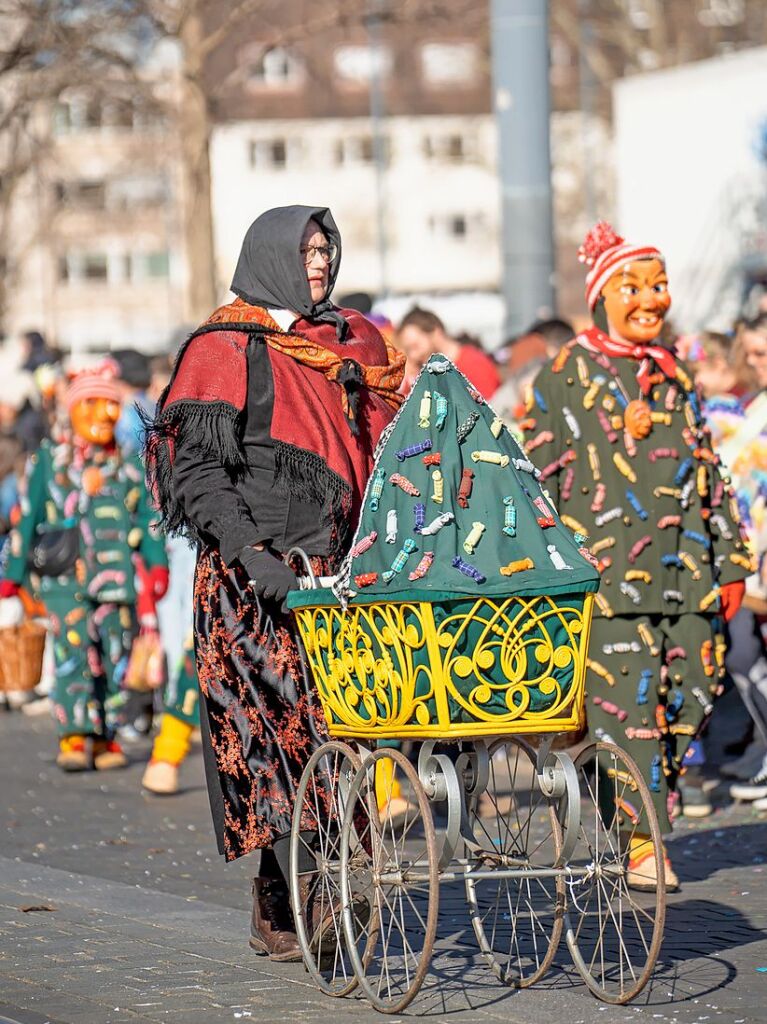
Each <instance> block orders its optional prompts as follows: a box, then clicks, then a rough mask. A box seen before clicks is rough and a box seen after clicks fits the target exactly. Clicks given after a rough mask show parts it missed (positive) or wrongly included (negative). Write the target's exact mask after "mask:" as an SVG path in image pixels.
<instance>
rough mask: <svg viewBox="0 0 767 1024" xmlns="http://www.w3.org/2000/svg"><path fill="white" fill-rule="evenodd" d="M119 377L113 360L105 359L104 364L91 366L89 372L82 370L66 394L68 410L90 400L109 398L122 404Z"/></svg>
mask: <svg viewBox="0 0 767 1024" xmlns="http://www.w3.org/2000/svg"><path fill="white" fill-rule="evenodd" d="M118 376H119V370H118V367H117V364H116V363H115V362H114V361H113V360H111V359H105V360H104V362H103V363H99V365H98V366H90V367H88V369H87V370H80V372H79V373H76V374H75V375H74V376H73V377H72V380H71V382H70V384H69V387H68V388H67V390H66V391H65V393H64V403H65V405H66V407H67V410H69V409H71V408H72V406H73V405H76V404H77V403H78V402H83V401H85V400H86V399H88V398H108V399H109V400H110V401H112V402H117V403H118V405H119V404H120V403H121V402H122V395H121V394H120V389H119V388H118V386H117V377H118Z"/></svg>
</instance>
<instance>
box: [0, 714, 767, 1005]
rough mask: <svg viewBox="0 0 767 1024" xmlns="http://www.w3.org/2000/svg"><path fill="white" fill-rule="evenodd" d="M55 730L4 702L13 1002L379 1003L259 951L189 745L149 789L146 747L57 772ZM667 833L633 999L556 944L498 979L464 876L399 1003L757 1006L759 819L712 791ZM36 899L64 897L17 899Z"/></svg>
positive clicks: (3, 879)
mask: <svg viewBox="0 0 767 1024" xmlns="http://www.w3.org/2000/svg"><path fill="white" fill-rule="evenodd" d="M54 743H55V741H54V736H53V730H52V728H51V726H50V724H49V723H47V722H41V721H39V720H36V719H32V720H26V719H22V718H21V716H18V715H0V777H2V778H3V782H4V785H3V787H2V792H1V793H0V830H2V834H3V836H4V845H3V854H4V859H3V858H0V952H1V953H2V958H1V959H0V998H2V999H3V1000H4V1002H5V1003H7V1004H8V1006H9V1007H10V1008H13V1009H15V1008H16V1007H18V1009H17V1011H16V1017H17V1019H18V1020H19V1021H21V1022H22V1024H42V1021H40V1020H37V1019H35V1020H32V1018H31V1017H30V1019H29V1022H27V1021H26V1019H25V1018H24V1017H23V1016H20V1014H23V1013H28V1014H32V1013H35V1014H38V1015H42V1016H43V1019H44V1015H45V1014H48V1015H49V1016H50V1017H51V1019H52V1020H53V1021H54V1024H127V1022H129V1021H130V1022H131V1024H161V1022H170V1024H176V1022H179V1024H181V1022H182V1021H183V1022H184V1024H235V1022H242V1024H248V1022H249V1021H251V1020H253V1021H255V1020H258V1021H259V1024H271V1022H272V1021H274V1022H275V1024H276V1022H277V1021H280V1022H285V1021H301V1024H327V1022H328V1021H330V1020H331V1019H332V1020H333V1021H334V1022H338V1024H341V1022H344V1024H345V1022H346V1021H350V1022H351V1021H354V1022H355V1024H357V1022H359V1024H373V1022H378V1021H380V1020H381V1019H382V1018H381V1017H380V1015H378V1014H377V1013H375V1012H374V1011H372V1010H371V1009H370V1007H369V1006H368V1005H367V1003H366V1002H364V1001H363V1000H361V999H357V998H353V999H347V1000H330V999H328V998H326V997H323V996H322V995H321V994H320V993H318V992H317V991H316V989H315V988H314V986H313V984H312V982H311V979H310V978H309V976H308V975H307V974H306V972H305V971H304V970H303V968H302V967H301V966H300V965H294V964H274V963H271V962H269V961H268V960H266V959H263V958H258V957H255V956H253V954H252V952H251V951H250V950H249V948H248V946H247V929H248V915H249V898H250V897H249V883H250V877H251V876H252V874H253V864H252V858H244V859H243V860H242V861H240V862H237V863H235V864H229V865H226V864H224V863H223V861H221V859H220V858H219V857H218V856H217V854H216V852H215V846H214V843H213V839H212V835H211V831H210V825H209V819H208V814H209V812H208V808H207V798H206V795H205V792H204V789H203V788H202V778H203V776H202V766H201V758H200V755H199V753H196V754H194V755H193V756H192V757H191V758H190V760H189V761H188V762H187V763H186V764H185V765H184V767H183V778H184V780H186V781H189V783H190V786H189V788H188V789H187V790H186V791H185V792H183V793H182V794H180V795H179V797H177V798H174V799H172V800H165V801H163V800H157V799H151V798H148V797H147V796H146V795H142V793H141V791H140V786H139V780H140V776H141V771H142V767H143V766H142V764H141V763H139V761H140V759H139V758H137V763H135V764H133V765H132V766H131V767H130V768H129V769H127V770H126V771H125V772H121V773H114V774H111V775H109V776H108V777H102V776H99V775H97V774H87V773H86V774H84V775H82V776H78V777H72V776H64V775H61V774H60V773H58V772H57V771H56V770H55V768H54V767H53V766H52V757H53V754H52V751H53V750H54ZM147 753H148V746H147V747H146V748H145V749H144V750H143V754H144V756H145V755H146V754H147ZM715 796H716V795H715ZM669 850H670V853H671V855H672V857H673V859H674V864H675V866H676V867H677V870H678V871H679V874H680V876H681V878H682V881H683V889H682V892H681V893H679V894H675V895H671V896H670V897H669V900H668V912H667V928H666V942H665V943H664V947H663V950H662V954H661V959H660V962H659V964H658V967H657V970H656V974H655V977H654V980H653V982H652V984H651V986H650V987H649V988H648V989H647V990H646V992H645V993H643V994H642V996H641V997H640V998H639V1000H638V1001H637V1003H636V1004H634V1005H633V1006H631V1007H626V1008H621V1007H612V1006H606V1005H603V1004H600V1003H598V1002H596V1001H595V1000H594V999H593V998H592V997H591V996H590V995H589V994H588V992H587V990H586V988H585V986H584V985H583V983H582V981H581V980H580V978H579V977H578V976H577V974H576V972H575V971H574V969H573V968H572V965H570V963H569V955H568V953H567V950H566V949H565V947H564V944H563V946H562V948H561V949H560V951H559V952H558V954H557V958H556V961H555V967H554V969H553V970H552V972H551V973H550V975H549V976H548V977H547V978H546V979H544V980H543V981H542V982H541V983H540V984H539V985H538V986H536V987H535V988H534V989H530V990H524V991H515V990H508V989H504V988H502V987H501V986H500V984H499V983H498V982H497V981H496V979H495V978H494V977H493V975H492V974H491V973H490V971H489V970H488V969H487V968H486V966H485V965H484V961H483V960H482V958H481V957H480V956H479V955H478V953H477V950H476V945H475V940H474V935H473V931H472V928H471V925H470V923H469V920H468V916H467V913H466V907H465V897H464V892H463V887H462V886H460V885H453V886H446V887H444V888H443V890H442V893H441V900H440V915H439V928H440V941H439V942H438V945H437V949H436V952H435V959H434V962H433V970H432V972H431V974H430V976H429V978H428V979H427V983H426V985H425V986H424V989H423V990H422V992H421V994H420V995H419V997H418V999H417V1001H416V1002H415V1004H414V1005H413V1006H412V1007H411V1008H410V1010H409V1011H408V1016H410V1015H425V1016H426V1018H427V1019H428V1020H429V1022H430V1024H441V1022H442V1021H445V1022H448V1021H449V1024H469V1022H471V1024H492V1022H495V1021H499V1022H500V1021H504V1022H505V1024H522V1022H524V1024H551V1022H552V1021H565V1022H566V1024H580V1022H583V1024H593V1022H594V1021H598V1022H599V1024H626V1022H627V1021H631V1020H633V1019H638V1020H639V1021H640V1024H643V1022H647V1024H650V1022H652V1024H656V1022H657V1024H699V1022H700V1024H704V1022H705V1024H713V1022H715V1021H725V1022H727V1024H734V1022H735V1021H737V1020H741V1018H742V1020H743V1024H763V1022H764V1021H767V1012H765V1009H764V1007H765V1006H766V1005H767V973H759V972H758V971H757V970H756V968H757V967H758V966H767V891H766V889H767V887H765V884H764V883H765V878H766V877H767V822H765V821H764V820H762V819H759V818H758V817H757V816H755V815H754V814H753V813H752V812H751V810H750V809H749V808H748V807H747V806H740V807H721V808H718V809H717V811H716V813H715V814H714V815H713V816H712V818H710V819H707V820H704V821H700V822H695V823H693V822H688V821H684V820H683V821H682V822H681V823H680V824H679V826H678V827H677V830H676V832H675V833H674V836H673V837H672V838H671V840H670V842H669ZM30 903H50V904H52V905H54V906H55V907H56V908H57V910H56V911H55V912H53V913H44V912H41V913H29V914H24V913H22V912H21V911H20V909H19V908H20V907H21V906H22V905H25V904H30ZM2 1013H3V1010H2V1007H0V1015H2ZM236 1014H240V1016H236ZM248 1014H250V1016H248ZM6 1016H9V1017H11V1018H13V1017H14V1013H11V1012H10V1011H9V1012H7V1013H6ZM392 1019H393V1020H400V1019H401V1016H398V1017H394V1018H392Z"/></svg>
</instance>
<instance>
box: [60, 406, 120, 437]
mask: <svg viewBox="0 0 767 1024" xmlns="http://www.w3.org/2000/svg"><path fill="white" fill-rule="evenodd" d="M69 418H70V421H71V423H72V429H73V430H74V432H75V434H77V436H78V437H80V438H82V440H83V441H87V442H88V443H89V444H95V445H99V446H101V447H104V446H106V445H109V444H111V443H112V442H113V441H114V436H115V425H116V424H117V421H118V420H119V418H120V404H119V402H115V401H114V400H113V399H111V398H83V399H82V400H81V401H79V402H75V403H74V405H72V406H71V408H70V410H69Z"/></svg>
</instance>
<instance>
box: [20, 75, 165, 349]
mask: <svg viewBox="0 0 767 1024" xmlns="http://www.w3.org/2000/svg"><path fill="white" fill-rule="evenodd" d="M35 120H36V135H37V140H36V141H37V146H38V156H37V159H36V160H35V164H34V167H33V168H32V169H31V170H30V172H29V173H27V174H26V175H25V176H24V177H23V179H22V180H21V181H20V182H19V184H18V186H17V188H16V191H15V196H14V201H13V204H12V206H11V208H10V210H9V211H8V223H7V228H6V231H7V235H6V237H7V242H6V248H7V259H8V263H9V282H8V284H9V287H8V289H7V299H6V303H7V305H6V316H5V324H6V329H7V330H9V331H11V332H14V331H22V330H25V329H29V328H32V327H34V328H38V329H41V330H43V331H45V333H46V334H47V335H48V337H50V338H51V339H55V341H56V343H57V344H58V345H59V346H60V347H61V348H63V349H65V350H68V351H70V350H71V351H72V352H74V353H75V354H76V353H78V352H82V351H108V350H109V349H113V348H124V347H137V348H141V349H145V350H152V349H159V348H162V347H164V346H165V345H166V344H167V340H168V337H169V336H170V334H171V333H172V331H173V330H174V329H175V328H176V327H177V325H178V324H179V323H180V322H181V321H182V319H183V307H182V304H181V298H182V290H181V287H180V286H181V283H182V279H183V274H184V253H183V251H182V249H183V247H182V246H181V244H180V232H179V224H178V175H177V159H176V157H175V147H174V143H173V139H172V136H169V133H168V130H167V122H166V121H165V119H164V117H163V115H162V113H161V112H160V111H159V110H157V109H151V108H147V106H146V105H145V104H144V103H134V102H132V101H131V100H130V99H129V100H126V101H123V102H120V103H115V102H105V101H103V100H100V99H98V98H94V97H89V96H88V95H87V94H86V93H83V92H73V93H70V94H64V95H63V96H62V97H61V98H60V99H59V100H58V101H57V102H56V103H55V104H41V106H40V107H39V109H38V110H37V111H36V116H35Z"/></svg>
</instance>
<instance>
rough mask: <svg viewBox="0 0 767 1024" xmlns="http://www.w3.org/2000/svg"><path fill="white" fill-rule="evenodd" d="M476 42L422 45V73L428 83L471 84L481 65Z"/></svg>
mask: <svg viewBox="0 0 767 1024" xmlns="http://www.w3.org/2000/svg"><path fill="white" fill-rule="evenodd" d="M479 58H480V53H479V47H478V46H477V45H476V43H425V44H424V45H423V46H422V47H421V74H422V76H423V79H424V81H425V82H426V83H427V85H436V86H445V85H470V84H471V83H472V82H474V81H476V79H477V76H478V73H479V66H480V60H479Z"/></svg>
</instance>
